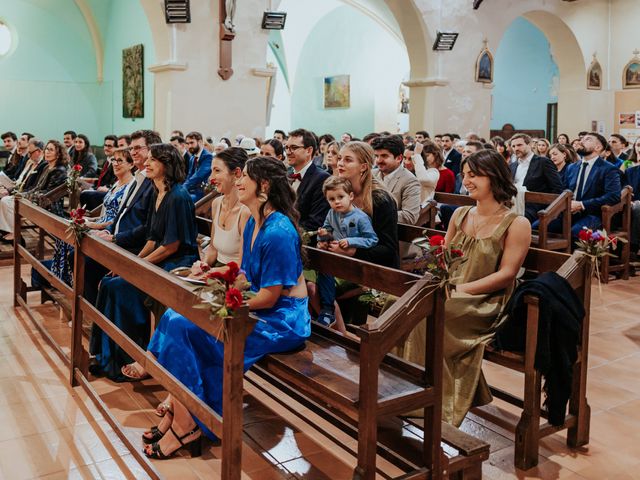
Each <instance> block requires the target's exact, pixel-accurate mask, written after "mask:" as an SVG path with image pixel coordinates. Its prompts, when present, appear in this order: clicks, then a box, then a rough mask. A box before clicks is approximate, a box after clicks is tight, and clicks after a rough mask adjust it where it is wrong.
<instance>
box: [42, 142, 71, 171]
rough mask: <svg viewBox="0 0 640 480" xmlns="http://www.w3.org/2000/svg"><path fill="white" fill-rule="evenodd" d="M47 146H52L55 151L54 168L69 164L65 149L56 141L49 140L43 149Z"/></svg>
mask: <svg viewBox="0 0 640 480" xmlns="http://www.w3.org/2000/svg"><path fill="white" fill-rule="evenodd" d="M49 144H51V145H53V146H54V147H55V149H56V167H57V166H59V165H62V166H65V165H67V164H68V163H69V154H68V153H67V148H66V147H65V146H64V145H63V144H62V143H60V142H59V141H58V140H53V139H51V140H49V141H48V142H47V143H46V144H45V148H46V146H47V145H49Z"/></svg>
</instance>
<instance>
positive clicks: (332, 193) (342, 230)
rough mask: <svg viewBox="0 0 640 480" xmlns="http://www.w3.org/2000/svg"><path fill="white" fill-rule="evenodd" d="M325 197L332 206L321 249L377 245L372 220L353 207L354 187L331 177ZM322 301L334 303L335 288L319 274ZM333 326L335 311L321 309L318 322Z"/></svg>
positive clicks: (320, 235)
mask: <svg viewBox="0 0 640 480" xmlns="http://www.w3.org/2000/svg"><path fill="white" fill-rule="evenodd" d="M322 193H323V194H324V196H325V197H326V199H327V202H329V206H330V207H331V210H329V213H327V218H326V219H325V221H324V224H323V225H322V228H319V229H318V248H320V249H323V250H328V247H329V244H330V243H331V242H337V243H338V244H339V245H340V247H341V248H349V247H356V248H371V247H374V246H375V245H377V244H378V236H377V235H376V232H375V231H374V230H373V226H372V225H371V219H370V218H369V216H368V215H367V214H366V213H364V212H363V211H362V210H360V209H359V208H358V207H356V206H355V205H353V198H354V194H353V187H352V186H351V182H350V181H349V180H347V179H346V178H340V177H329V178H327V179H326V180H325V182H324V184H323V185H322ZM317 285H318V291H319V292H323V293H321V294H320V298H323V299H335V296H336V285H335V280H334V278H333V277H332V276H330V275H326V274H323V273H320V274H319V275H318V280H317ZM316 321H318V322H319V323H321V324H323V325H325V326H330V325H332V324H333V323H334V322H335V307H334V305H333V302H332V303H331V305H322V309H321V310H320V314H319V315H318V318H317V319H316Z"/></svg>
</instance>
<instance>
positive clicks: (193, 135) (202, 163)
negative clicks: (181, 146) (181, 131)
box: [183, 132, 213, 202]
mask: <svg viewBox="0 0 640 480" xmlns="http://www.w3.org/2000/svg"><path fill="white" fill-rule="evenodd" d="M185 139H186V141H187V148H188V149H189V153H190V154H191V158H190V159H189V170H188V171H187V172H186V174H187V179H186V180H185V181H184V184H183V185H184V188H186V189H187V191H188V192H189V193H190V194H191V199H192V200H193V201H194V202H197V201H198V200H200V199H201V198H202V197H203V196H204V190H203V189H202V186H203V184H205V183H206V182H207V181H208V180H209V176H211V162H212V161H213V155H212V154H211V152H209V151H208V150H206V149H205V148H204V140H203V138H202V134H201V133H200V132H189V133H187V136H186V137H185Z"/></svg>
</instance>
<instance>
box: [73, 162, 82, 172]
mask: <svg viewBox="0 0 640 480" xmlns="http://www.w3.org/2000/svg"><path fill="white" fill-rule="evenodd" d="M73 169H74V170H75V171H76V172H81V171H82V165H80V164H77V165H74V166H73Z"/></svg>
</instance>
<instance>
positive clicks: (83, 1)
mask: <svg viewBox="0 0 640 480" xmlns="http://www.w3.org/2000/svg"><path fill="white" fill-rule="evenodd" d="M75 2H76V6H77V7H78V10H80V13H82V16H83V17H84V21H85V22H86V24H87V29H88V30H89V34H90V35H91V41H92V42H93V49H94V50H95V53H96V78H97V81H98V83H102V80H103V79H104V42H103V40H102V36H101V35H100V28H98V23H97V22H96V19H95V17H94V15H93V11H92V10H91V6H90V5H89V3H88V2H87V0H75Z"/></svg>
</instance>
